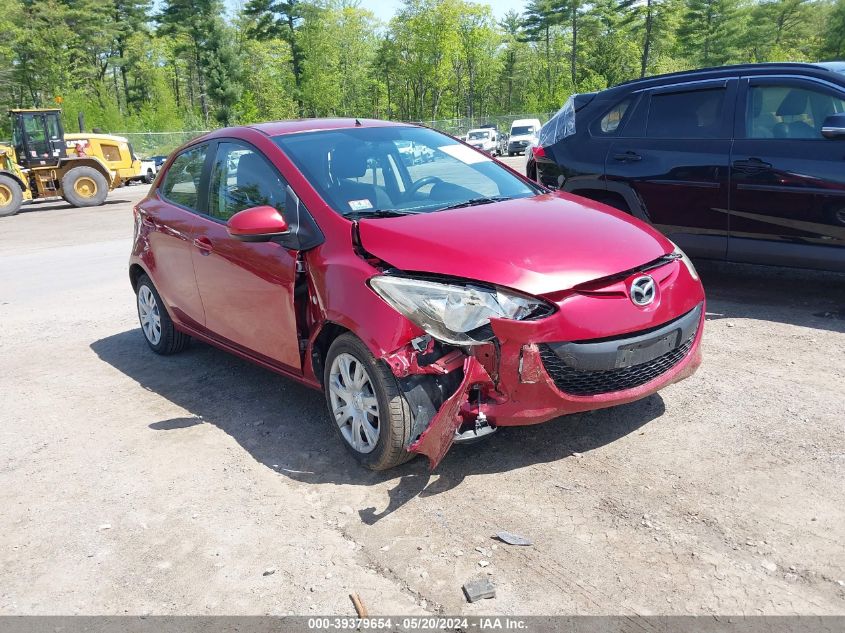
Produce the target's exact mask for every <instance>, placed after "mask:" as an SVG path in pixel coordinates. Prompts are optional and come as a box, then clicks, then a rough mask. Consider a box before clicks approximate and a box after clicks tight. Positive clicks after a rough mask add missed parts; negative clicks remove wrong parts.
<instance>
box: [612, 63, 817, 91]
mask: <svg viewBox="0 0 845 633" xmlns="http://www.w3.org/2000/svg"><path fill="white" fill-rule="evenodd" d="M773 68H812V69H815V70H829V69H828V68H825V67H824V66H822V65H820V64H813V63H810V62H761V63H757V64H730V65H727V66H708V67H706V68H692V69H690V70H679V71H677V72H673V73H664V74H662V75H650V76H648V77H640V78H639V79H630V80H628V81H623V82H620V83H618V84H614V85H613V86H612V87H613V88H616V87H617V86H628V85H630V84H635V83H639V82H641V81H653V80H655V79H664V78H672V77H683V76H685V75H697V74H699V73H701V74H704V73H715V72H719V71H737V70H740V71H741V70H755V69H773Z"/></svg>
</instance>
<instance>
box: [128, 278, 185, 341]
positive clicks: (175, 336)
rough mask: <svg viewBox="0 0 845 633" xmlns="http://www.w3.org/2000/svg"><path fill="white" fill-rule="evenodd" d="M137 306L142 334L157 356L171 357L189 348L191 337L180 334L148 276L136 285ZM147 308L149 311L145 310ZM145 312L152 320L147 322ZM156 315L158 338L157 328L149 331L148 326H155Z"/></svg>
mask: <svg viewBox="0 0 845 633" xmlns="http://www.w3.org/2000/svg"><path fill="white" fill-rule="evenodd" d="M135 305H136V306H137V308H138V321H139V322H140V323H141V333H142V334H143V336H144V340H145V341H146V342H147V345H149V346H150V349H151V350H153V351H154V352H155V353H156V354H161V355H162V356H170V355H171V354H176V353H178V352H181V351H182V350H183V349H185V348H186V347H187V346H188V343H189V342H190V340H191V337H190V336H188V335H187V334H185V333H184V332H180V331H179V330H177V329H176V327H175V326H174V325H173V319H171V318H170V315H169V314H168V313H167V308H165V307H164V302H163V301H162V300H161V296H160V295H159V294H158V290H156V288H155V286H154V285H153V282H152V281H150V278H149V277H147V275H141V276H140V277H139V278H138V281H137V283H136V285H135ZM145 306H146V308H148V310H145ZM145 312H146V313H147V314H149V315H150V317H151V318H150V320H145V318H144V313H145ZM154 315H157V317H158V338H156V336H155V335H154V334H155V328H154V327H152V329H149V328H148V327H147V325H146V324H153V325H154V320H155V317H154Z"/></svg>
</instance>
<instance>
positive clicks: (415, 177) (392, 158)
mask: <svg viewBox="0 0 845 633" xmlns="http://www.w3.org/2000/svg"><path fill="white" fill-rule="evenodd" d="M273 140H274V141H275V142H276V144H277V145H278V146H279V147H280V148H281V149H282V151H284V152H285V154H287V155H288V157H289V158H290V159H291V160H292V161H293V162H294V164H295V165H296V166H297V167H298V168H299V170H300V171H302V173H303V174H304V175H305V176H306V178H308V181H309V182H310V183H311V185H312V186H313V187H314V188H315V189H316V190H317V192H318V193H319V194H320V196H321V197H322V198H323V200H324V201H325V202H326V203H327V204H328V205H329V206H330V207H332V208H333V209H334V210H335V211H337V212H338V213H339V214H341V215H344V216H351V217H363V216H367V215H371V216H375V215H378V214H381V215H388V214H393V215H398V214H405V213H428V212H431V211H440V210H444V209H447V208H450V207H455V206H468V205H472V204H484V203H488V202H497V201H500V200H503V199H512V198H526V197H529V196H534V195H536V194H537V193H539V191H540V189H539V188H537V187H534V186H532V185H529V184H528V183H526V182H525V181H523V180H522V179H520V178H518V177H517V176H515V175H514V174H512V173H511V172H510V171H508V170H507V169H505V168H504V167H502V166H501V165H499V164H498V163H496V162H495V161H493V160H492V159H491V158H490V157H489V156H487V155H485V154H481V153H480V152H477V151H476V150H474V149H471V148H469V147H467V146H466V145H463V144H461V143H459V142H458V141H456V140H455V139H453V138H452V137H450V136H446V135H445V134H441V133H439V132H435V131H434V130H429V129H426V128H415V127H399V126H396V127H366V128H365V127H360V128H349V129H342V130H326V131H323V132H301V133H297V134H285V135H281V136H277V137H275V138H274V139H273ZM408 145H413V147H415V148H416V149H418V150H419V153H417V152H414V153H413V154H406V153H404V152H401V153H400V151H399V149H400V148H401V147H404V146H408Z"/></svg>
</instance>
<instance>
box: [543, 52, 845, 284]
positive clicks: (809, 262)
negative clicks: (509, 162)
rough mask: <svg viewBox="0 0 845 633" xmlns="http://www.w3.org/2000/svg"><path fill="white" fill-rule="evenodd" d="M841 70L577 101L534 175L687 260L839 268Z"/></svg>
mask: <svg viewBox="0 0 845 633" xmlns="http://www.w3.org/2000/svg"><path fill="white" fill-rule="evenodd" d="M843 156H845V62H830V63H819V64H787V63H778V64H750V65H742V66H726V67H723V68H708V69H703V70H695V71H689V72H682V73H673V74H671V75H662V76H657V77H650V78H648V79H642V80H638V81H633V82H629V83H626V84H622V85H619V86H615V87H613V88H610V89H608V90H605V91H602V92H599V93H591V94H583V95H575V96H574V97H573V98H571V99H570V100H569V101H568V102H567V103H566V105H565V106H564V107H563V108H562V109H561V111H560V112H559V113H558V114H557V115H555V116H554V117H553V118H552V120H550V121H549V122H548V123H547V124H546V125H545V126H544V127H543V131H542V133H541V135H540V146H539V147H538V148H536V149H535V150H534V152H533V156H532V157H531V158H530V159H529V161H528V165H527V172H528V174H529V176H531V177H533V178H535V179H538V180H539V181H540V182H541V183H543V184H544V185H546V186H549V187H552V188H558V189H561V190H563V191H567V192H571V193H577V194H579V195H582V196H585V197H589V198H593V199H594V200H598V201H600V202H604V203H606V204H610V205H613V206H615V207H617V208H619V209H622V210H624V211H626V212H628V213H630V214H632V215H633V216H635V217H637V218H639V219H641V220H644V221H646V222H649V223H651V224H653V225H654V226H655V227H656V228H658V229H660V230H661V231H663V232H664V233H665V234H666V235H668V236H669V237H670V238H671V239H672V240H673V241H675V242H676V243H677V244H678V245H680V246H681V247H682V248H683V249H684V250H685V251H686V252H687V253H688V254H689V255H690V256H692V257H701V258H710V259H718V260H729V261H734V262H750V263H758V264H775V265H786V266H796V267H804V268H818V269H826V270H834V271H845V165H843V162H842V159H843Z"/></svg>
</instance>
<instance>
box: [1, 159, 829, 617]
mask: <svg viewBox="0 0 845 633" xmlns="http://www.w3.org/2000/svg"><path fill="white" fill-rule="evenodd" d="M514 162H515V163H516V164H520V161H519V160H517V159H515V161H514ZM144 189H145V188H144V187H133V188H125V189H120V190H118V191H115V192H113V193H112V194H111V195H110V198H109V203H108V204H107V205H106V206H105V207H101V208H97V209H71V208H68V207H67V206H66V205H64V204H63V203H50V204H38V205H32V206H31V207H27V208H26V209H25V210H24V212H22V213H20V214H19V215H18V216H15V217H13V218H8V219H4V220H2V221H0V322H2V334H1V335H0V367H2V376H3V379H2V385H3V388H2V391H0V419H2V424H0V508H2V512H0V614H4V615H8V614H71V613H79V614H123V613H130V614H145V613H154V614H265V613H266V614H285V613H297V614H318V613H319V614H325V613H336V614H349V615H352V614H354V611H353V607H352V604H351V602H350V601H349V598H348V594H349V593H350V592H353V591H355V592H358V593H359V594H360V595H361V597H362V599H363V602H364V603H365V604H366V606H367V607H368V608H369V611H370V613H371V614H406V613H408V614H410V613H424V612H431V613H450V614H458V613H461V614H468V615H470V614H482V613H483V614H493V613H495V614H519V615H528V614H752V615H753V614H772V615H773V614H795V613H799V614H843V613H845V586H843V585H845V546H843V543H845V494H843V485H842V482H843V479H845V477H843V476H845V396H843V389H842V385H843V380H845V277H841V276H834V275H825V274H815V273H803V272H795V271H785V270H780V269H765V268H750V267H748V268H746V267H736V266H721V265H708V266H702V267H701V272H702V276H703V279H704V281H705V286H706V288H707V291H708V323H707V330H706V335H705V340H704V353H705V360H704V364H703V366H702V368H701V370H700V371H699V372H698V373H697V374H696V375H695V376H693V377H692V378H691V379H689V380H687V381H685V382H682V383H680V384H677V385H674V386H672V387H670V388H668V389H666V390H665V391H663V392H661V393H660V394H658V395H655V396H652V397H650V398H647V399H646V400H643V401H640V402H637V403H634V404H631V405H627V406H623V407H618V408H615V409H609V410H603V411H599V412H594V413H591V414H584V415H576V416H571V417H568V418H561V419H559V420H556V421H553V422H550V423H547V424H544V425H539V426H536V427H528V428H522V429H504V430H502V431H501V432H499V433H498V434H497V435H495V436H494V437H493V438H492V439H491V440H489V441H487V442H485V443H482V444H477V445H474V446H462V447H455V448H454V449H453V450H452V451H451V452H450V453H449V454H448V456H447V457H446V459H445V460H444V462H443V463H442V464H441V465H440V466H439V467H438V469H437V470H436V471H435V472H434V473H429V472H428V470H427V466H426V462H425V461H424V460H422V459H418V460H415V461H413V462H411V463H409V464H407V465H405V466H403V467H400V468H398V469H395V470H392V471H390V472H387V473H381V474H377V473H371V472H368V471H365V470H363V469H361V468H359V467H358V466H356V465H355V464H354V463H353V461H352V460H351V458H349V457H348V456H347V455H346V453H345V450H344V449H343V447H342V446H341V445H340V443H339V442H338V440H336V439H335V437H334V435H333V432H332V430H331V429H330V427H329V424H328V417H327V415H326V413H325V411H324V402H323V399H322V396H321V395H320V394H319V393H317V392H313V391H310V390H308V389H305V388H304V387H301V386H299V385H297V384H295V383H293V382H291V381H288V380H286V379H284V378H281V377H279V376H276V375H274V374H271V373H269V372H266V371H264V370H262V369H260V368H258V367H255V366H253V365H251V364H249V363H246V362H243V361H241V360H239V359H236V358H234V357H232V356H229V355H227V354H225V353H223V352H220V351H217V350H215V349H213V348H211V347H208V346H206V345H202V344H194V345H193V346H192V347H191V348H189V350H188V351H187V352H186V353H184V354H181V355H178V356H175V357H170V358H161V357H157V356H154V355H153V354H152V353H150V352H149V351H148V350H147V349H146V347H145V344H144V342H143V339H142V335H141V333H140V330H139V328H138V323H137V318H136V315H135V311H134V303H133V296H132V292H131V290H130V288H129V282H128V278H127V271H126V263H127V258H128V254H129V247H130V238H131V233H132V219H131V211H130V210H131V206H132V203H133V202H135V201H137V200H138V199H140V198H141V197H142V196H143V194H144ZM499 530H508V531H510V532H513V533H516V534H520V535H523V536H526V537H529V538H530V539H532V540H533V542H534V544H533V545H532V546H530V547H515V546H509V545H506V544H504V543H501V542H497V541H495V540H493V539H492V538H491V536H492V535H493V534H494V533H495V532H497V531H499ZM485 563H486V564H485ZM483 575H489V576H490V577H491V578H492V580H493V582H494V583H495V585H496V587H497V596H496V598H495V599H492V600H484V601H481V602H478V603H474V604H468V603H466V601H465V599H464V597H463V595H462V592H461V585H463V583H465V582H466V581H468V580H470V579H472V578H476V577H479V576H483Z"/></svg>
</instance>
